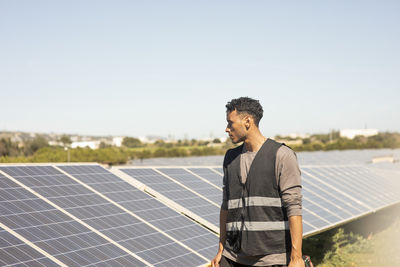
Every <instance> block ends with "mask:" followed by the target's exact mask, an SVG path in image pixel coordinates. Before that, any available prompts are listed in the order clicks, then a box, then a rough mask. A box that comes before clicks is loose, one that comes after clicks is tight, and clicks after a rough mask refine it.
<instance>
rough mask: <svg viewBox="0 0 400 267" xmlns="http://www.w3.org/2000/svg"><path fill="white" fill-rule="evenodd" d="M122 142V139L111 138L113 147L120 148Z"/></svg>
mask: <svg viewBox="0 0 400 267" xmlns="http://www.w3.org/2000/svg"><path fill="white" fill-rule="evenodd" d="M123 140H124V138H123V137H113V139H112V145H113V146H117V147H120V146H122V141H123Z"/></svg>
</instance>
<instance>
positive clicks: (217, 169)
mask: <svg viewBox="0 0 400 267" xmlns="http://www.w3.org/2000/svg"><path fill="white" fill-rule="evenodd" d="M213 169H214V170H216V171H217V172H219V173H220V174H221V175H224V170H223V169H222V168H213Z"/></svg>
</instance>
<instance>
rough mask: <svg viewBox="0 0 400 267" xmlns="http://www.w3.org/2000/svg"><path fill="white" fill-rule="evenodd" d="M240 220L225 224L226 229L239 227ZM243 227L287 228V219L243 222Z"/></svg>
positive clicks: (231, 229) (255, 228)
mask: <svg viewBox="0 0 400 267" xmlns="http://www.w3.org/2000/svg"><path fill="white" fill-rule="evenodd" d="M240 225H241V222H231V223H227V224H226V230H227V231H233V230H238V229H240ZM243 229H244V230H245V231H274V230H289V222H288V221H279V222H244V227H243Z"/></svg>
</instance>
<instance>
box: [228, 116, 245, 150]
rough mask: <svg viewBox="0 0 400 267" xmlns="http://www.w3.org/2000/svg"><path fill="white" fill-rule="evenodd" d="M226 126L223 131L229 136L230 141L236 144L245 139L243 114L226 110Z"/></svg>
mask: <svg viewBox="0 0 400 267" xmlns="http://www.w3.org/2000/svg"><path fill="white" fill-rule="evenodd" d="M226 121H227V122H228V125H227V126H226V129H225V132H227V133H228V134H229V138H230V139H231V140H232V143H234V144H237V143H240V142H242V141H244V140H245V139H246V132H247V131H246V127H245V116H243V115H239V114H238V113H237V111H236V110H234V111H232V112H228V113H227V114H226Z"/></svg>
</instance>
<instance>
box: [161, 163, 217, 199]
mask: <svg viewBox="0 0 400 267" xmlns="http://www.w3.org/2000/svg"><path fill="white" fill-rule="evenodd" d="M157 170H159V171H160V172H162V173H164V174H166V175H167V176H168V177H170V178H172V179H173V180H175V181H177V182H178V183H181V184H182V185H184V186H187V187H188V188H190V189H192V190H193V191H195V192H196V193H198V194H200V195H202V196H204V197H205V198H207V199H208V200H211V201H212V202H213V203H214V204H215V206H217V207H219V206H220V205H221V201H222V194H221V193H222V188H221V187H218V186H216V185H214V184H212V183H210V182H208V180H207V179H204V178H203V177H202V176H199V175H197V174H195V173H193V172H191V171H190V170H187V169H186V168H157ZM220 180H221V177H220Z"/></svg>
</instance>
